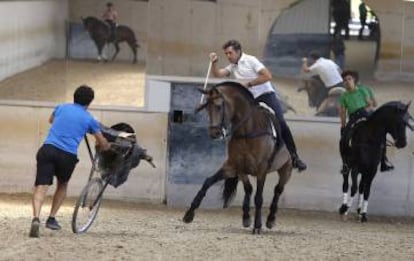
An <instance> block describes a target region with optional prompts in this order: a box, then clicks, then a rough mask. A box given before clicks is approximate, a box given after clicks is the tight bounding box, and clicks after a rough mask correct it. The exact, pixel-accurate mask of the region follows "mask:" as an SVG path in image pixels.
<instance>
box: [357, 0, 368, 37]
mask: <svg viewBox="0 0 414 261" xmlns="http://www.w3.org/2000/svg"><path fill="white" fill-rule="evenodd" d="M358 9H359V22H360V23H361V28H360V29H359V33H358V39H359V40H362V39H363V34H364V28H365V25H366V24H367V13H368V10H367V6H366V5H365V2H364V0H361V3H360V4H359V8H358Z"/></svg>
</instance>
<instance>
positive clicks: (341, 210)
mask: <svg viewBox="0 0 414 261" xmlns="http://www.w3.org/2000/svg"><path fill="white" fill-rule="evenodd" d="M348 209H349V207H348V206H347V205H346V204H342V205H341V207H340V208H339V215H346V214H348Z"/></svg>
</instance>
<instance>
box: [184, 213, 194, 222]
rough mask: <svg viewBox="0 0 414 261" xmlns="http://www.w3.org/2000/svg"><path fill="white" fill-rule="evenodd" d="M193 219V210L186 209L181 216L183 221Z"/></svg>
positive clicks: (191, 220)
mask: <svg viewBox="0 0 414 261" xmlns="http://www.w3.org/2000/svg"><path fill="white" fill-rule="evenodd" d="M193 219H194V211H187V212H186V213H185V215H184V217H183V221H184V223H191V222H193Z"/></svg>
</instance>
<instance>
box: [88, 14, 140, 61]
mask: <svg viewBox="0 0 414 261" xmlns="http://www.w3.org/2000/svg"><path fill="white" fill-rule="evenodd" d="M82 21H83V25H84V27H85V29H86V30H87V31H88V32H89V35H90V36H91V38H92V40H93V41H94V42H95V45H96V47H97V48H98V59H101V56H102V50H103V48H104V46H105V44H107V43H113V44H114V46H115V53H114V55H113V56H112V59H111V60H112V61H113V60H114V59H115V58H116V56H117V55H118V53H119V43H121V42H124V41H125V42H127V44H128V45H129V47H130V48H131V50H132V53H133V54H134V59H133V63H136V62H137V51H138V48H139V45H138V43H137V39H136V38H135V34H134V32H133V31H132V30H131V28H129V27H128V26H125V25H118V26H117V27H116V34H115V37H114V38H113V37H111V29H110V26H109V25H108V24H107V23H106V22H104V21H101V20H99V19H97V18H95V17H92V16H88V17H86V18H82Z"/></svg>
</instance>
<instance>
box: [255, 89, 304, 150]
mask: <svg viewBox="0 0 414 261" xmlns="http://www.w3.org/2000/svg"><path fill="white" fill-rule="evenodd" d="M255 100H256V101H257V102H264V103H265V104H266V105H267V106H269V107H270V108H272V109H273V111H274V112H275V114H276V118H277V120H278V121H279V125H280V129H281V132H282V133H281V135H282V138H283V141H284V142H285V144H286V147H287V149H288V150H289V152H290V154H291V155H292V156H293V157H297V153H296V145H295V141H294V140H293V136H292V133H291V132H290V129H289V126H288V125H287V123H286V120H285V117H284V116H283V110H282V107H281V106H280V102H279V100H278V99H277V98H276V94H275V93H274V92H268V93H265V94H262V95H260V96H259V97H257V98H256V99H255Z"/></svg>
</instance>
